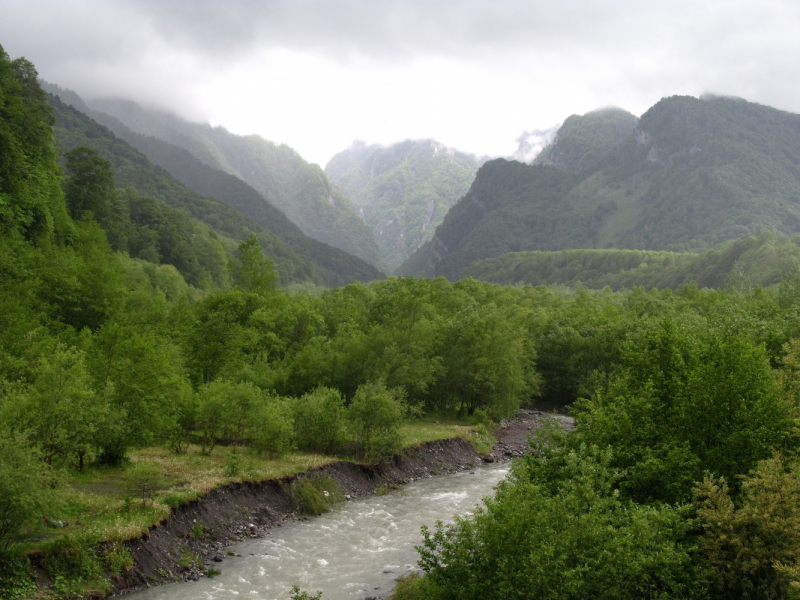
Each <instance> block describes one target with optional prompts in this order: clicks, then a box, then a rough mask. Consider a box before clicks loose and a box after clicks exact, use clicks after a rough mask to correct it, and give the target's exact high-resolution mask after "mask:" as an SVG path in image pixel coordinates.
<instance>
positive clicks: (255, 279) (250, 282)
mask: <svg viewBox="0 0 800 600" xmlns="http://www.w3.org/2000/svg"><path fill="white" fill-rule="evenodd" d="M236 254H237V258H238V259H239V260H238V264H237V265H235V266H234V267H232V271H233V280H234V282H235V283H236V285H238V286H239V287H241V288H242V289H243V290H245V291H248V292H252V293H254V294H261V295H263V294H266V293H268V292H269V291H270V290H272V289H273V288H274V286H275V277H276V274H275V263H273V262H272V261H271V260H269V259H267V258H264V252H263V250H262V249H261V244H260V243H259V241H258V238H257V237H256V234H255V233H251V234H250V237H249V238H247V239H246V240H245V241H243V242H242V243H241V244H239V248H238V250H237V252H236Z"/></svg>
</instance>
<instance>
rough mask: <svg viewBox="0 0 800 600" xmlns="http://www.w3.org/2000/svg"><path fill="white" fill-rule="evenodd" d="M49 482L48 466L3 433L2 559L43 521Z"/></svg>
mask: <svg viewBox="0 0 800 600" xmlns="http://www.w3.org/2000/svg"><path fill="white" fill-rule="evenodd" d="M50 481H51V479H50V477H49V475H48V471H47V468H46V466H45V465H44V463H43V462H41V460H39V454H38V452H37V451H36V450H34V449H33V448H32V447H31V446H30V445H29V444H28V441H27V440H26V439H25V438H24V437H23V436H20V435H16V436H14V435H10V434H8V433H6V432H4V431H2V430H0V555H2V554H4V553H6V552H8V551H9V550H10V549H11V546H12V545H13V544H14V543H16V542H17V541H19V540H20V538H21V537H22V535H23V534H24V532H25V530H26V528H27V527H28V526H29V525H31V524H32V523H33V522H35V521H36V520H37V519H40V518H41V517H42V514H43V511H44V509H45V508H46V505H47V500H48V498H49V496H50V493H49V492H50V490H49V487H50Z"/></svg>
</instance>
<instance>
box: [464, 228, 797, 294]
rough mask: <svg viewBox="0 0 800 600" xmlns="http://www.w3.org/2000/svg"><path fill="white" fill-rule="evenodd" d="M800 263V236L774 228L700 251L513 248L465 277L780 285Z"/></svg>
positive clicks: (625, 284) (617, 284)
mask: <svg viewBox="0 0 800 600" xmlns="http://www.w3.org/2000/svg"><path fill="white" fill-rule="evenodd" d="M798 262H800V237H798V236H793V237H791V238H787V237H785V236H782V235H776V234H774V233H771V232H766V231H765V232H763V233H760V234H759V235H757V236H748V237H744V238H741V239H738V240H734V241H730V242H725V243H724V244H721V245H720V246H718V247H716V248H713V249H712V250H709V251H707V252H703V253H701V254H697V253H692V252H664V251H655V250H561V251H559V252H512V253H509V254H503V255H501V256H498V257H497V258H489V259H485V260H479V261H476V262H474V263H472V264H471V265H470V266H469V267H467V268H466V269H465V270H464V271H463V273H462V274H463V275H464V276H468V277H475V278H477V279H481V280H482V281H490V282H492V283H501V284H530V285H534V286H536V285H568V286H574V285H583V286H585V287H588V288H592V289H602V288H604V287H605V286H609V287H610V288H611V289H612V290H619V289H623V288H634V287H637V286H643V287H644V288H646V289H652V288H658V289H664V288H672V289H676V288H678V287H680V286H681V285H684V284H690V283H692V282H695V283H697V285H699V286H700V287H709V288H724V287H725V286H726V285H729V284H730V283H731V282H732V280H733V278H736V277H738V278H739V280H740V282H741V283H742V284H744V285H750V286H752V285H759V286H762V287H768V286H771V285H775V284H778V283H780V281H781V280H782V279H783V278H784V277H785V276H786V275H787V273H789V272H791V271H793V270H795V269H796V268H797V264H798Z"/></svg>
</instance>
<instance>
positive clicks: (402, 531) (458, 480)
mask: <svg viewBox="0 0 800 600" xmlns="http://www.w3.org/2000/svg"><path fill="white" fill-rule="evenodd" d="M509 467H510V463H496V464H492V465H482V466H478V467H476V468H475V469H474V470H473V471H472V472H461V473H456V474H453V475H443V476H440V477H432V478H427V479H422V480H419V481H414V482H411V483H409V484H407V485H405V486H403V487H402V488H401V489H399V490H395V491H392V492H389V493H388V494H385V495H383V496H369V497H366V498H359V499H356V500H352V501H350V502H347V503H346V504H345V505H344V506H343V507H342V508H341V509H340V510H336V511H333V512H330V513H328V514H325V515H322V516H319V517H314V518H311V519H309V520H307V521H293V522H290V523H287V524H284V525H283V526H282V527H276V528H273V529H272V530H271V531H270V532H269V534H268V535H267V537H266V538H263V539H258V540H251V541H248V542H242V543H240V544H237V545H236V546H234V547H232V548H231V550H232V551H233V552H235V553H237V554H241V555H242V556H241V557H230V558H226V559H225V560H224V561H223V562H221V563H219V564H214V565H213V566H214V568H218V569H221V570H222V574H221V575H217V576H216V577H214V578H213V579H205V578H202V579H200V581H196V582H186V583H173V584H168V585H163V586H159V587H154V588H150V589H148V590H144V591H141V592H136V593H133V594H130V595H129V598H130V600H196V599H207V600H218V599H227V598H237V599H239V600H245V599H247V600H251V599H252V600H287V599H288V598H289V592H290V590H291V587H292V586H293V585H298V586H300V588H301V589H303V590H305V591H307V592H311V593H314V592H316V591H318V590H321V591H322V597H323V600H361V599H363V598H368V597H373V596H386V595H388V594H389V592H390V591H391V590H392V588H393V587H394V583H395V579H396V578H397V577H398V576H399V575H402V574H403V573H407V572H408V571H410V570H412V569H416V568H417V567H416V562H417V552H416V550H415V549H414V546H415V545H418V544H419V543H420V542H421V541H422V535H421V533H420V526H422V525H428V526H429V527H433V525H434V524H435V523H436V521H437V520H441V521H444V522H452V518H453V515H457V514H465V513H468V512H470V511H472V510H473V509H474V508H475V506H476V505H477V504H478V503H479V502H480V501H481V499H482V498H484V497H486V496H488V495H491V494H492V490H493V488H494V486H495V485H497V483H498V482H499V481H501V480H502V479H504V478H505V476H506V474H507V473H508V469H509Z"/></svg>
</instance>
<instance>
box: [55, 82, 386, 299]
mask: <svg viewBox="0 0 800 600" xmlns="http://www.w3.org/2000/svg"><path fill="white" fill-rule="evenodd" d="M65 95H66V96H67V98H68V100H70V101H71V102H75V103H78V100H79V99H76V98H77V97H75V98H72V97H70V96H69V95H67V94H65ZM50 103H51V105H52V106H53V108H54V114H55V117H56V140H57V143H58V145H59V149H60V150H61V152H62V153H63V152H65V151H67V150H69V149H71V148H74V147H76V146H80V145H84V146H88V147H91V148H93V149H95V150H96V151H97V152H98V153H99V154H100V155H101V156H102V157H103V158H105V159H106V160H109V161H110V162H111V164H112V167H113V169H114V176H115V180H116V185H117V186H118V187H134V188H136V189H137V190H138V191H139V192H140V193H141V194H144V195H146V196H150V197H153V198H157V199H160V200H162V201H164V202H166V203H167V204H169V205H170V206H172V207H175V208H179V209H183V210H185V211H186V212H188V213H189V214H190V215H192V216H193V217H195V218H197V219H199V220H200V221H203V222H204V223H207V224H209V225H210V226H212V227H213V228H215V229H217V230H218V231H220V232H222V233H224V234H225V235H227V236H230V237H231V238H233V239H236V240H240V239H244V238H246V237H247V236H248V235H249V234H250V233H256V234H257V235H258V237H259V240H260V242H261V244H262V247H263V248H264V250H265V252H266V254H267V256H269V257H270V258H271V259H272V260H274V261H275V263H276V266H277V268H278V272H279V274H280V278H281V282H282V283H284V284H287V283H291V282H293V281H297V282H302V281H314V282H317V283H324V284H325V285H329V286H335V285H342V284H344V283H348V282H351V281H357V280H358V281H369V280H372V279H375V278H380V277H382V274H381V273H380V272H379V271H378V270H377V269H375V268H374V267H372V266H371V265H369V264H367V263H365V262H363V261H361V260H359V259H358V258H356V257H354V256H351V255H348V254H347V253H345V252H342V251H341V250H338V249H336V248H332V247H330V246H327V245H325V244H322V243H320V242H318V241H316V240H313V239H311V238H308V237H307V236H305V235H303V234H302V232H300V231H299V229H298V228H297V227H295V226H294V225H293V224H292V223H291V222H289V220H288V219H287V218H286V217H285V216H284V215H283V214H282V213H281V212H280V211H279V210H277V209H275V208H274V207H271V206H270V205H269V204H268V203H266V202H264V201H263V199H260V197H255V196H257V194H256V193H255V192H254V191H252V189H250V188H248V187H246V184H243V183H242V182H240V181H239V180H238V179H235V178H233V177H231V176H229V175H226V174H225V173H223V172H221V171H217V170H214V169H210V168H208V167H205V165H203V164H202V163H200V161H197V160H196V159H194V158H193V157H192V156H190V155H187V154H184V152H185V151H183V150H182V149H180V148H176V147H172V148H171V150H174V152H166V153H165V154H164V157H165V158H166V159H169V157H173V162H175V163H176V164H180V165H181V166H183V167H184V168H185V170H184V173H185V174H186V175H187V177H189V176H192V175H194V177H195V185H194V187H196V189H199V190H203V191H204V192H205V193H204V194H201V193H198V192H197V191H193V190H190V189H188V188H187V187H186V186H185V185H183V184H182V183H181V182H180V181H177V180H176V178H174V177H173V176H172V175H170V173H168V172H167V171H166V170H164V169H163V168H161V167H159V166H156V165H154V164H152V163H151V162H150V161H149V160H148V159H147V157H145V156H144V155H143V154H142V153H141V152H139V151H137V150H136V149H134V148H132V147H131V146H130V145H129V144H128V143H127V142H125V141H124V140H122V139H119V138H118V137H116V136H115V135H114V134H113V133H112V132H111V131H109V130H108V129H107V128H106V127H104V126H103V125H100V124H99V123H97V122H96V121H94V120H92V119H91V118H90V117H89V116H87V115H86V114H84V113H83V112H81V111H79V110H77V109H76V108H74V107H73V106H68V105H67V104H65V103H63V102H61V101H60V99H59V98H58V97H54V96H52V95H51V96H50ZM84 106H85V105H84ZM140 141H141V140H140ZM143 141H145V142H146V141H147V140H146V139H143ZM152 143H154V144H155V143H156V140H152ZM212 193H214V194H215V196H221V197H222V198H221V199H222V200H224V201H225V202H221V201H220V200H218V199H216V198H214V197H209V196H211V194H212ZM228 204H230V205H231V206H228ZM237 209H239V210H237ZM247 209H250V210H249V211H248V210H247ZM240 211H241V212H240ZM245 211H247V212H248V214H244V213H245Z"/></svg>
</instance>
